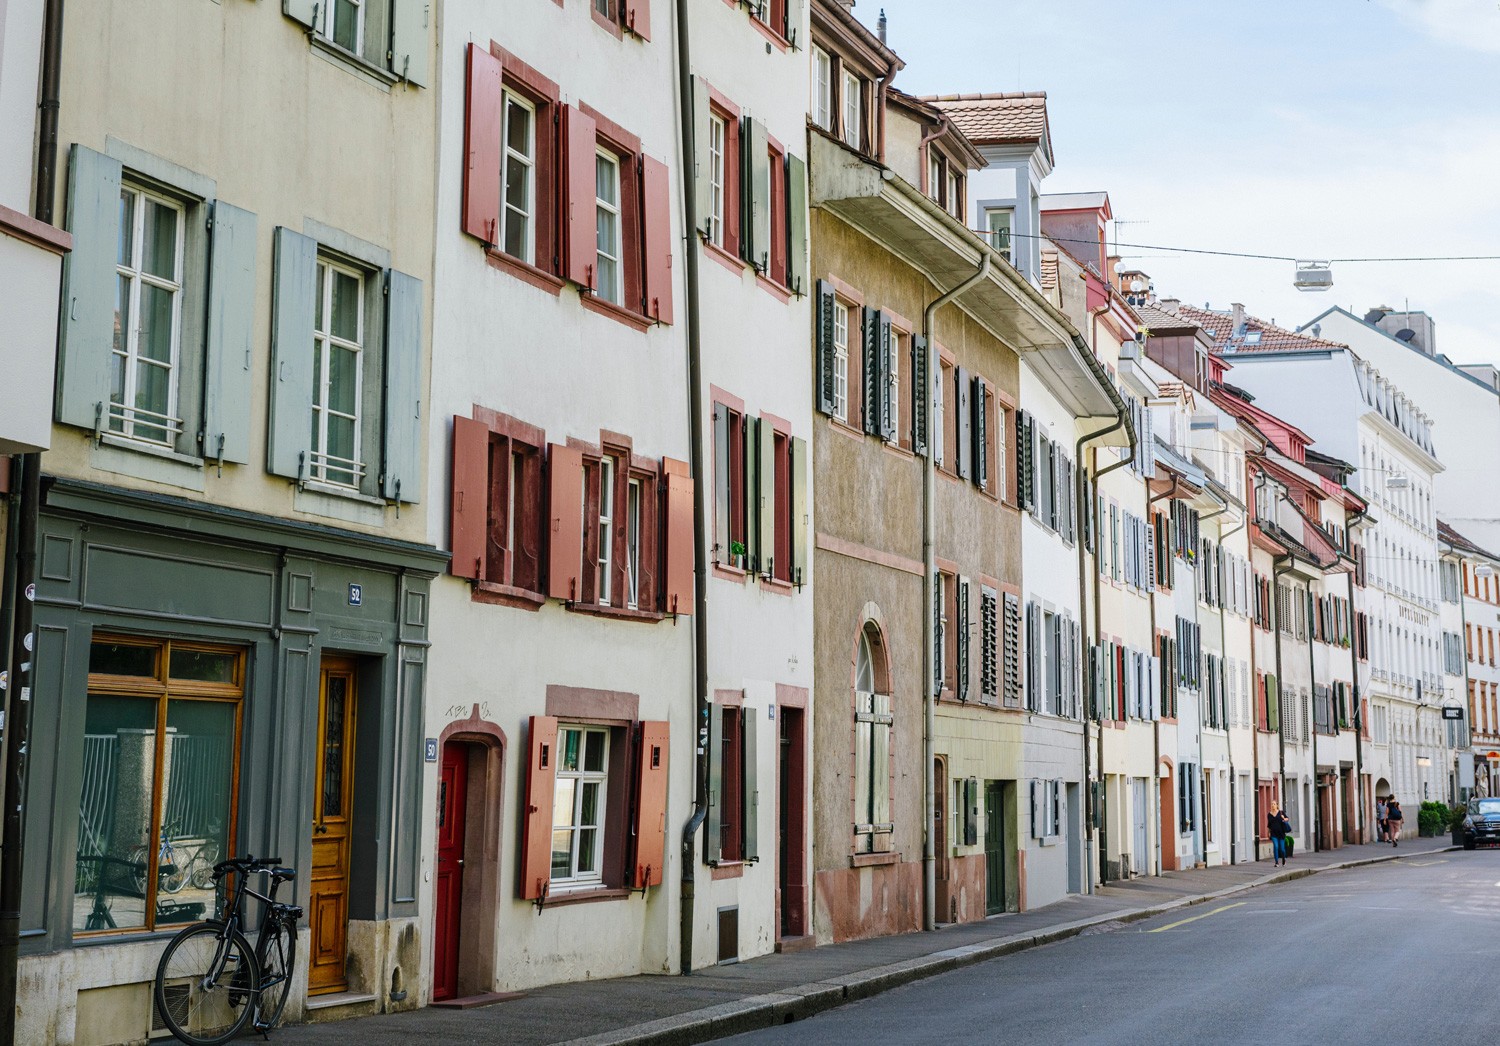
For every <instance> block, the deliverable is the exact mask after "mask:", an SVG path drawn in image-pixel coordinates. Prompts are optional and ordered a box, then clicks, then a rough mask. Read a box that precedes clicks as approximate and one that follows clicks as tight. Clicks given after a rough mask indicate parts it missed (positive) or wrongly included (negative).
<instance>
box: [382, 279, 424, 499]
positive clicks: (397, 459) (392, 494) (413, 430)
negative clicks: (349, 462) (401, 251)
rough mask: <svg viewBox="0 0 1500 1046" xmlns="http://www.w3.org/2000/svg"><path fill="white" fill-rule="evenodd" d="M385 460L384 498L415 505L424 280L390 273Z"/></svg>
mask: <svg viewBox="0 0 1500 1046" xmlns="http://www.w3.org/2000/svg"><path fill="white" fill-rule="evenodd" d="M381 420H382V422H383V425H384V429H385V461H384V463H383V466H382V469H381V483H380V493H381V496H382V497H384V498H385V499H386V500H387V501H405V502H407V503H408V504H416V503H417V502H418V501H420V500H421V490H422V281H421V280H419V279H417V278H416V277H415V276H408V275H407V274H406V273H404V272H397V271H396V270H395V269H392V270H390V271H389V272H388V273H387V274H386V325H385V416H384V417H383V418H382V419H381Z"/></svg>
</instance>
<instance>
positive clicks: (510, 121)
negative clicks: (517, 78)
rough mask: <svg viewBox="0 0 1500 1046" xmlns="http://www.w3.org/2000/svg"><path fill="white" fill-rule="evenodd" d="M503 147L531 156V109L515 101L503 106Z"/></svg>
mask: <svg viewBox="0 0 1500 1046" xmlns="http://www.w3.org/2000/svg"><path fill="white" fill-rule="evenodd" d="M505 147H506V148H507V149H511V150H513V151H515V152H518V153H520V154H521V155H523V156H526V157H530V156H531V110H529V109H527V108H526V107H525V106H523V105H517V104H516V103H515V102H508V103H507V104H506V107H505Z"/></svg>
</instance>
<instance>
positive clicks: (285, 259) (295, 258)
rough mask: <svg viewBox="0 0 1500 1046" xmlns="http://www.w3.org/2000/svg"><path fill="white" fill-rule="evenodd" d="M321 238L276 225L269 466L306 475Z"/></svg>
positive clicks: (290, 474) (295, 475)
mask: <svg viewBox="0 0 1500 1046" xmlns="http://www.w3.org/2000/svg"><path fill="white" fill-rule="evenodd" d="M317 279H318V242H317V241H316V240H314V239H312V238H310V237H307V236H303V235H302V234H301V233H297V232H293V231H292V230H291V229H287V228H278V229H277V230H276V274H275V291H276V297H275V301H274V303H273V305H272V314H271V424H270V428H269V430H268V432H267V437H268V438H267V441H266V468H267V469H268V470H269V471H271V472H273V473H275V474H276V475H278V476H287V477H290V478H292V479H301V478H302V477H303V476H304V475H305V473H306V466H307V455H308V452H309V451H310V449H311V444H312V399H313V322H314V320H313V317H314V304H315V298H316V294H317Z"/></svg>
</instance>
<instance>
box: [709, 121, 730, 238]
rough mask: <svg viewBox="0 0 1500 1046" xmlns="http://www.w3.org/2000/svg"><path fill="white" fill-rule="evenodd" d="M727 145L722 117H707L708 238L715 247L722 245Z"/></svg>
mask: <svg viewBox="0 0 1500 1046" xmlns="http://www.w3.org/2000/svg"><path fill="white" fill-rule="evenodd" d="M727 147H728V139H727V132H726V129H725V120H724V117H722V116H719V115H718V114H714V115H711V116H710V117H709V118H708V186H709V190H708V200H709V204H708V208H709V209H708V218H707V221H708V239H709V242H710V243H712V244H713V245H714V246H716V247H723V246H724V192H725V188H726V182H725V177H724V175H725V157H726V155H727V153H726V150H727Z"/></svg>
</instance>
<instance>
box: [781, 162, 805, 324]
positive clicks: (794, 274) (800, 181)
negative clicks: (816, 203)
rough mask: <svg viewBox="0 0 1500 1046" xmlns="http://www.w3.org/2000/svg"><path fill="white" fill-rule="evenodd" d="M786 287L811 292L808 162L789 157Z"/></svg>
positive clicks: (787, 166) (801, 291)
mask: <svg viewBox="0 0 1500 1046" xmlns="http://www.w3.org/2000/svg"><path fill="white" fill-rule="evenodd" d="M785 166H786V285H787V288H788V289H789V290H790V291H791V292H792V293H793V294H796V295H799V296H800V295H803V294H806V293H807V252H808V242H807V163H806V161H804V160H803V159H802V158H801V157H799V156H793V155H792V154H791V153H787V154H786V159H785Z"/></svg>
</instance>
